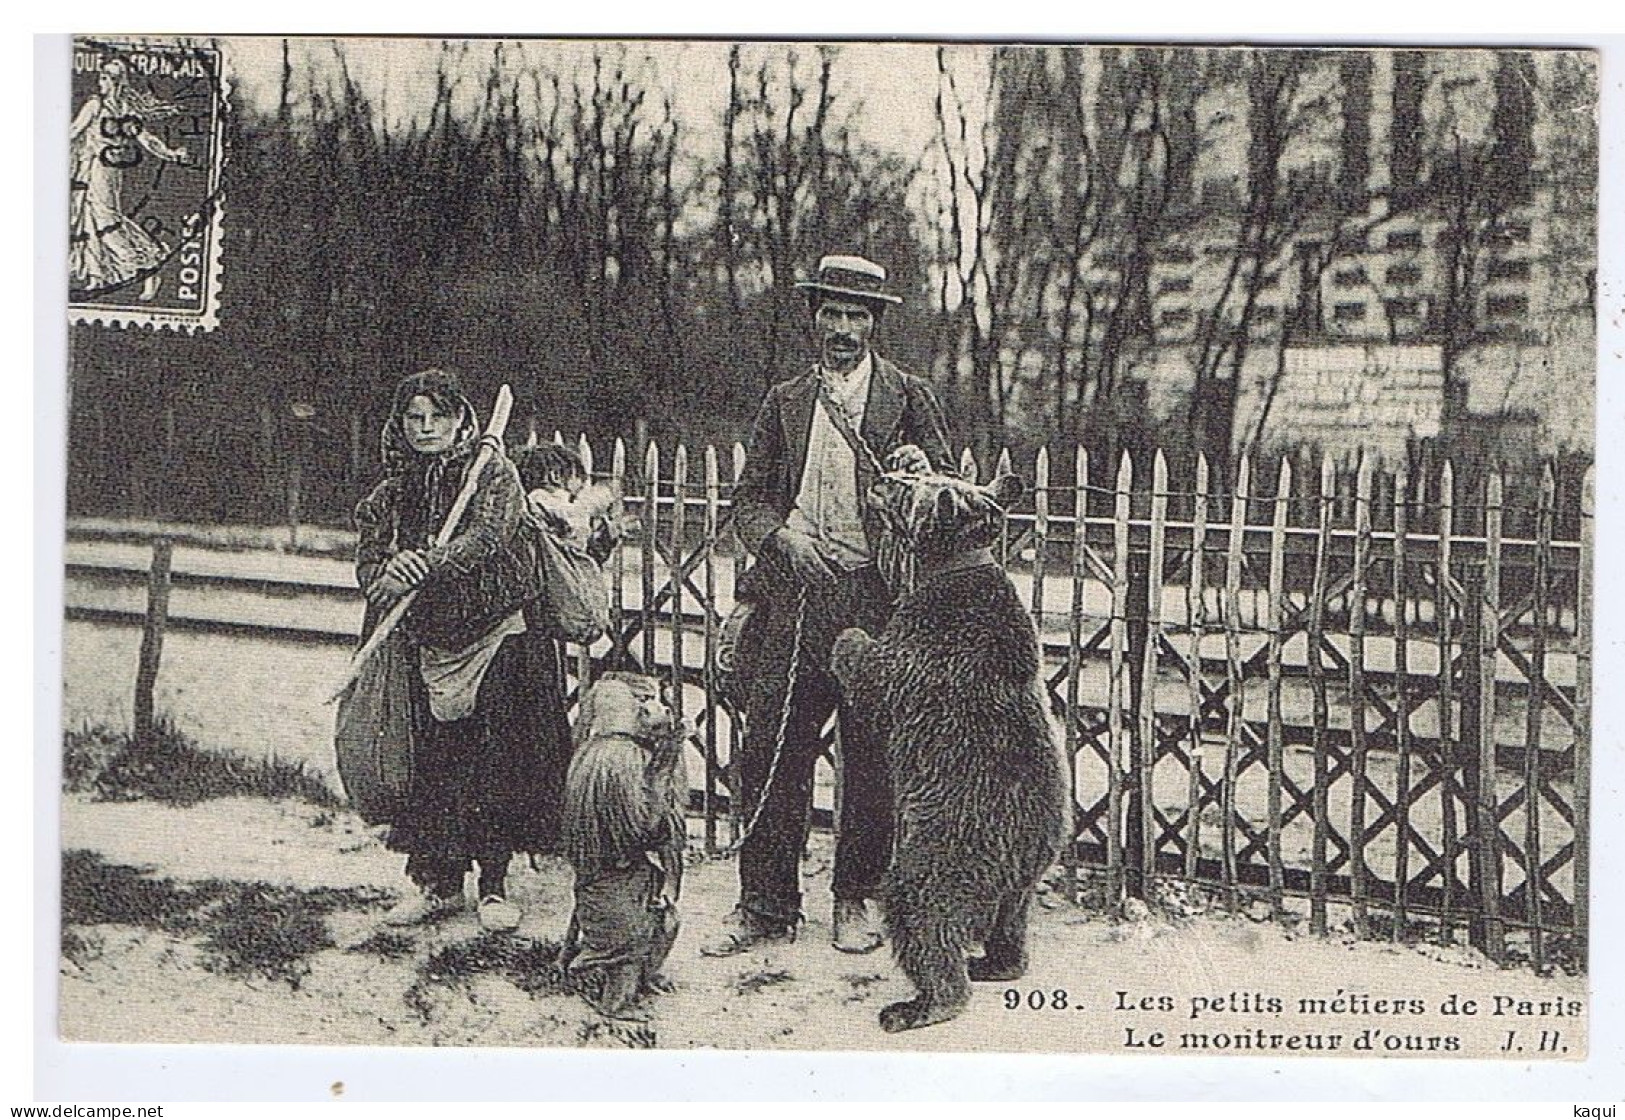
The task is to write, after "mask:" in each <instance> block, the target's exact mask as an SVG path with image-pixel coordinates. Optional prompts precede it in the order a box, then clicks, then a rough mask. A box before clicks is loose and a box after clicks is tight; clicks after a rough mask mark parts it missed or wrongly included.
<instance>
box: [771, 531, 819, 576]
mask: <svg viewBox="0 0 1625 1120" xmlns="http://www.w3.org/2000/svg"><path fill="white" fill-rule="evenodd" d="M771 539H772V541H773V542H774V547H776V548H777V549H778V551H779V555H780V556H782V557H784V562H785V563H787V564H789V565H790V570H791V571H792V572H794V573H795V576H796V578H797V579H798V580H800V581H801V582H802V583H804V584H807V585H809V586H813V587H830V586H833V585H834V583H835V573H834V571H832V570H831V569H830V566H829V564H828V563H827V562H826V561H825V560H824V557H823V556H822V555H821V554H820V553H819V551H818V546H817V545H816V544H814V543H813V539H812V538H811V537H809V536H808V535H807V534H806V533H803V532H800V531H798V530H795V529H792V528H790V527H789V526H788V525H786V526H784V527H782V528H780V529H777V530H775V531H774V533H773V536H772V538H771Z"/></svg>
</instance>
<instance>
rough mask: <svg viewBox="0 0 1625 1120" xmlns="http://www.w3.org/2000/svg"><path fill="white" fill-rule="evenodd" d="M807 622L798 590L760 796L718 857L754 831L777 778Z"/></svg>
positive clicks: (804, 596)
mask: <svg viewBox="0 0 1625 1120" xmlns="http://www.w3.org/2000/svg"><path fill="white" fill-rule="evenodd" d="M806 622H807V589H806V587H802V588H801V590H800V591H799V593H798V594H797V596H796V626H795V632H794V634H793V635H792V636H791V638H790V672H789V676H788V678H787V679H786V681H785V686H784V702H783V703H782V704H780V705H779V730H778V734H777V735H776V736H775V737H774V740H773V760H772V761H771V762H769V763H768V767H767V779H766V780H765V781H764V782H763V783H762V792H761V794H760V795H759V796H758V797H757V799H756V807H755V809H754V810H752V812H751V815H750V821H749V822H748V823H747V824H746V825H745V827H744V829H743V830H742V831H741V832H740V833H739V835H738V836H737V837H736V838H735V839H734V842H733V843H731V844H729V845H728V846H727V847H726V848H724V849H723V850H722V852H721V853H720V854H721V855H724V856H731V855H733V854H734V853H736V852H738V851H739V849H740V848H742V847H743V846H744V844H745V841H746V840H749V839H750V837H751V834H752V833H753V832H755V831H756V826H757V824H758V823H760V821H761V819H762V810H764V809H765V808H767V799H768V797H769V795H770V794H772V792H773V780H774V779H775V778H777V777H778V774H779V763H780V762H781V761H782V760H783V758H784V738H785V735H786V734H787V733H788V732H789V730H790V706H791V702H792V700H793V699H794V697H795V691H796V676H797V674H798V672H799V671H800V669H801V631H802V629H803V627H804V626H805V625H806ZM741 777H743V775H741Z"/></svg>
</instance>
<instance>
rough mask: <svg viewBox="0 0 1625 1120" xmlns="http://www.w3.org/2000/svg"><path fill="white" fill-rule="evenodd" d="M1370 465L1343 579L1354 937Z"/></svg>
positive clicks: (1357, 486)
mask: <svg viewBox="0 0 1625 1120" xmlns="http://www.w3.org/2000/svg"><path fill="white" fill-rule="evenodd" d="M1372 470H1373V464H1372V460H1371V458H1370V456H1368V455H1365V454H1362V455H1361V456H1360V464H1359V467H1358V468H1357V473H1356V475H1355V480H1354V568H1353V571H1352V573H1351V575H1350V579H1349V771H1350V780H1351V781H1352V782H1353V785H1354V789H1353V792H1352V794H1351V796H1350V802H1349V897H1350V899H1351V901H1352V903H1353V910H1354V936H1356V937H1361V938H1363V937H1365V936H1366V934H1367V933H1368V932H1369V930H1368V926H1367V923H1368V920H1369V915H1368V912H1367V910H1366V882H1365V880H1366V866H1365V839H1366V827H1365V808H1366V792H1367V788H1368V785H1369V781H1370V779H1369V777H1368V775H1367V770H1366V763H1367V744H1366V737H1365V623H1366V618H1365V615H1366V573H1367V572H1368V571H1369V569H1370V566H1371V490H1372V477H1371V476H1372Z"/></svg>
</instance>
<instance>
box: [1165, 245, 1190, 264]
mask: <svg viewBox="0 0 1625 1120" xmlns="http://www.w3.org/2000/svg"><path fill="white" fill-rule="evenodd" d="M1157 259H1158V260H1159V261H1164V262H1166V263H1168V264H1190V263H1191V262H1192V261H1194V260H1196V253H1195V252H1194V251H1193V250H1192V249H1191V247H1190V246H1189V245H1169V246H1167V247H1165V248H1163V249H1162V250H1161V251H1159V252H1158V253H1157Z"/></svg>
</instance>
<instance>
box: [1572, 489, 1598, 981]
mask: <svg viewBox="0 0 1625 1120" xmlns="http://www.w3.org/2000/svg"><path fill="white" fill-rule="evenodd" d="M1596 509H1597V468H1596V467H1595V466H1590V467H1587V468H1586V472H1585V479H1584V481H1583V482H1582V483H1581V489H1580V572H1579V586H1578V594H1577V596H1576V606H1575V616H1574V645H1575V659H1574V769H1573V777H1572V781H1573V783H1574V888H1573V889H1574V940H1575V946H1574V949H1575V952H1576V954H1577V955H1578V956H1579V959H1580V963H1581V967H1582V968H1583V967H1585V965H1586V964H1587V959H1588V952H1587V947H1588V945H1589V942H1590V935H1591V594H1592V584H1593V579H1594V577H1593V574H1592V570H1591V567H1592V564H1593V563H1595V560H1596V557H1595V554H1594V549H1595V547H1596V541H1595V527H1596Z"/></svg>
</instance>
